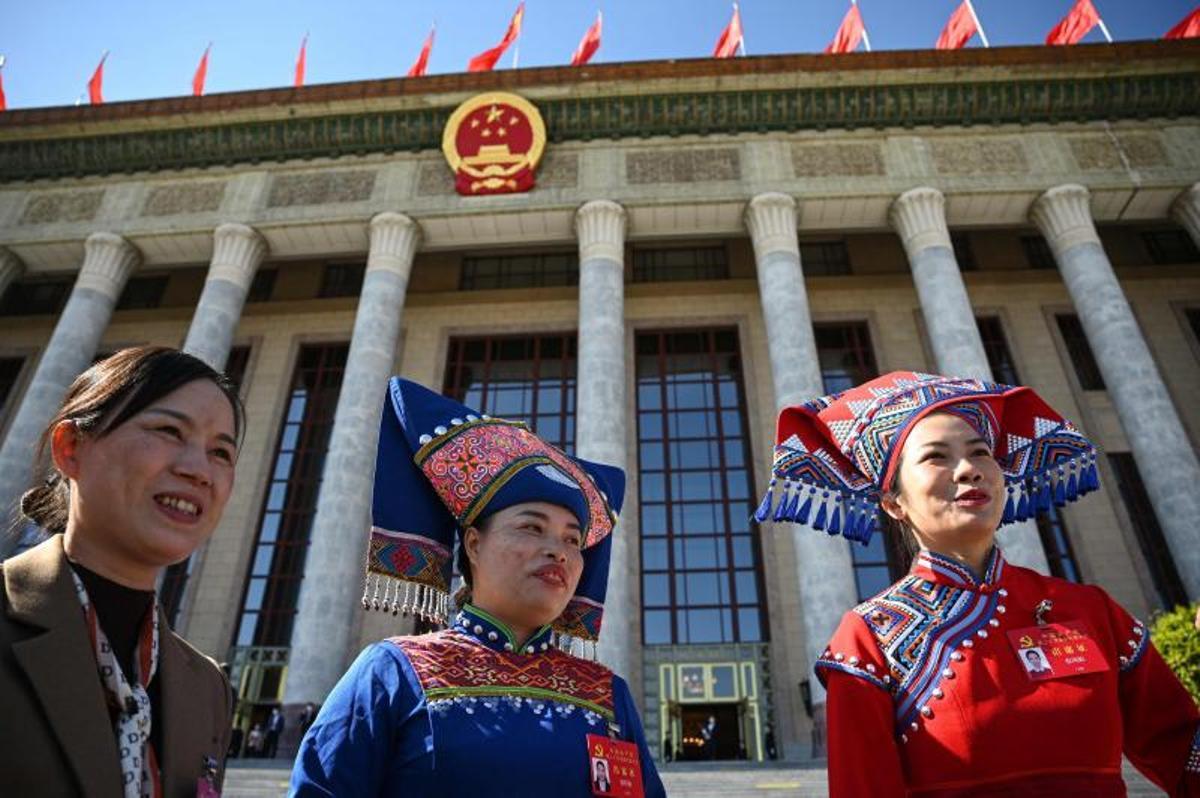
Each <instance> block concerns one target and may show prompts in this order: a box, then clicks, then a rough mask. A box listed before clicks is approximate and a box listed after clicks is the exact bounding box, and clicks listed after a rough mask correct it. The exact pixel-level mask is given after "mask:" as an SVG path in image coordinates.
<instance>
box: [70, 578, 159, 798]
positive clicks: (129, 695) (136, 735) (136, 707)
mask: <svg viewBox="0 0 1200 798" xmlns="http://www.w3.org/2000/svg"><path fill="white" fill-rule="evenodd" d="M71 577H72V578H73V579H74V580H75V595H76V596H77V597H78V598H79V603H80V604H81V605H82V607H83V617H84V620H85V621H86V623H87V628H88V637H90V638H91V641H92V649H93V650H94V651H95V653H96V665H97V667H98V668H99V671H100V681H101V682H102V683H103V685H104V692H105V696H106V697H107V699H108V705H109V707H110V708H111V709H112V710H113V712H115V713H116V718H117V719H116V722H115V723H114V725H113V732H114V734H115V735H116V738H117V748H118V751H119V753H120V757H121V778H122V782H123V789H124V795H125V798H161V796H162V794H163V791H162V780H161V777H160V774H159V771H158V757H157V756H156V755H155V753H154V746H152V745H151V744H150V722H151V718H152V715H151V711H150V696H149V694H148V693H147V692H146V687H147V686H148V685H149V684H150V680H151V679H153V678H154V674H155V672H156V671H157V670H158V613H157V612H156V611H155V607H157V606H158V602H157V600H156V601H155V602H154V603H153V604H151V605H150V611H149V612H147V613H146V616H147V617H146V621H145V622H144V623H143V624H142V632H141V634H140V635H139V636H138V650H137V658H136V659H135V661H134V669H135V670H136V671H137V673H136V676H137V681H135V682H134V683H133V684H130V683H129V680H128V679H127V678H126V677H125V674H124V673H123V672H122V671H121V665H120V663H119V662H118V661H117V655H116V654H115V653H114V652H113V650H112V646H111V645H110V644H109V642H108V637H107V636H106V635H105V634H104V630H103V629H101V628H100V623H99V621H98V620H97V619H96V609H95V607H93V606H92V602H91V601H90V600H89V599H88V594H87V590H86V589H85V588H84V586H83V580H81V579H80V578H79V575H78V574H77V573H75V571H73V570H72V571H71Z"/></svg>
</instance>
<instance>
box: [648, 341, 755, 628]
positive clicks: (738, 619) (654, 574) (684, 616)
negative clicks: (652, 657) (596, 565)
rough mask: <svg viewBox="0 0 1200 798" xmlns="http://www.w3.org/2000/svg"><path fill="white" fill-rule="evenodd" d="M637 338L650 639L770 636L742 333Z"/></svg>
mask: <svg viewBox="0 0 1200 798" xmlns="http://www.w3.org/2000/svg"><path fill="white" fill-rule="evenodd" d="M636 349H637V392H636V395H637V409H638V452H639V457H638V485H639V505H640V507H639V511H640V513H641V517H640V528H641V536H642V589H643V602H642V603H643V606H644V607H645V609H644V610H643V613H642V633H643V638H644V640H645V642H646V644H647V645H654V644H661V643H733V642H756V641H760V640H764V639H765V636H766V621H765V618H764V615H765V611H766V610H765V606H764V600H763V595H764V593H763V590H762V582H761V580H762V571H761V565H760V563H761V561H762V556H761V553H760V551H759V547H758V538H757V536H756V535H754V534H751V530H750V524H749V521H748V519H749V518H750V515H751V513H753V511H754V508H753V505H752V502H753V501H754V498H753V497H752V496H750V488H749V486H750V485H751V484H752V482H753V478H752V475H751V474H750V472H749V471H748V470H747V469H746V465H745V464H746V463H747V462H749V451H748V445H749V442H748V441H747V440H746V437H745V434H744V432H743V430H744V429H745V426H746V424H745V401H744V399H743V398H742V396H743V388H742V373H741V358H740V356H739V345H738V339H737V332H736V330H702V331H692V330H683V331H671V332H646V333H640V334H638V336H637V338H636ZM730 452H736V456H735V457H730V456H729V453H730ZM735 605H736V607H737V611H736V612H735V611H734V609H733V608H734V606H735ZM660 608H662V609H660Z"/></svg>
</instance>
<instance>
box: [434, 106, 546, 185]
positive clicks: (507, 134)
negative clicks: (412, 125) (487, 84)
mask: <svg viewBox="0 0 1200 798" xmlns="http://www.w3.org/2000/svg"><path fill="white" fill-rule="evenodd" d="M545 149H546V124H545V122H543V121H542V115H541V114H540V113H538V110H537V108H535V107H534V105H533V103H531V102H529V101H528V100H526V99H525V98H524V97H518V96H517V95H515V94H509V93H507V92H488V93H487V94H478V95H476V96H474V97H472V98H470V99H469V100H467V101H466V102H464V103H463V104H462V105H460V106H458V108H456V109H454V113H452V114H451V115H450V119H449V121H447V122H446V129H445V131H444V132H443V133H442V153H443V154H444V155H445V156H446V162H447V163H448V164H450V169H451V170H453V172H454V188H455V190H457V191H458V193H459V194H462V195H464V196H467V197H474V196H480V195H483V194H511V193H516V192H521V191H528V190H529V189H531V188H533V182H534V171H535V170H536V169H537V165H538V163H539V162H540V161H541V159H542V152H543V151H544V150H545Z"/></svg>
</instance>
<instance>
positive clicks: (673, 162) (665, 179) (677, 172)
mask: <svg viewBox="0 0 1200 798" xmlns="http://www.w3.org/2000/svg"><path fill="white" fill-rule="evenodd" d="M740 177H741V159H740V158H739V157H738V151H737V150H736V149H734V148H733V147H706V148H704V149H694V150H661V149H656V150H644V151H642V152H631V153H629V155H628V156H626V158H625V180H626V181H627V182H629V183H630V184H631V185H646V184H650V183H710V182H715V181H719V180H737V179H738V178H740Z"/></svg>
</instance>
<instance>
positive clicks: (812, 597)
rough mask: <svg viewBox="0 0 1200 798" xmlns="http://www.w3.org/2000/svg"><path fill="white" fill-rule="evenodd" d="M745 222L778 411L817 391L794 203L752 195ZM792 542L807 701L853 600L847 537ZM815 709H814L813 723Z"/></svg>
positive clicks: (800, 536)
mask: <svg viewBox="0 0 1200 798" xmlns="http://www.w3.org/2000/svg"><path fill="white" fill-rule="evenodd" d="M745 218H746V227H747V228H748V229H749V231H750V238H751V240H752V241H753V243H754V257H755V261H756V263H757V266H758V290H759V293H760V295H761V297H762V313H763V322H764V323H765V325H766V328H767V348H768V351H769V353H770V358H771V379H772V382H773V384H774V386H775V407H776V409H782V408H784V407H787V406H789V405H794V404H799V403H801V402H804V401H806V400H809V399H813V398H815V397H818V396H821V395H822V394H824V392H825V389H824V383H823V381H822V379H821V366H820V363H819V361H818V360H817V341H816V338H815V336H814V335H813V328H812V316H811V315H810V313H809V309H808V293H807V291H806V290H805V286H804V273H803V271H802V270H801V267H800V246H799V244H798V242H797V240H796V202H795V200H793V199H792V198H791V197H789V196H787V195H786V194H776V193H768V194H759V195H758V196H756V197H755V198H754V199H752V200H750V203H749V205H748V206H747V208H746V217H745ZM789 526H790V527H791V529H790V531H791V535H792V540H793V541H794V542H795V546H796V578H797V580H798V581H799V583H800V601H801V613H802V615H803V618H804V640H805V650H806V652H807V654H808V661H807V662H806V663H805V664H804V668H803V669H802V670H801V671H800V673H801V678H807V679H809V683H810V685H811V687H812V695H813V704H814V705H817V704H820V705H822V706H823V705H824V702H825V694H824V691H823V690H822V689H821V686H820V683H819V682H818V681H817V680H816V679H815V678H813V677H812V664H813V663H814V662H815V661H816V659H817V657H818V656H819V655H820V654H821V652H822V651H824V649H825V644H826V643H827V642H829V638H830V637H831V636H832V635H833V632H834V629H836V628H837V625H838V622H839V621H840V620H841V617H842V615H843V613H845V612H846V611H847V610H849V609H850V608H852V607H854V606H855V605H856V604H858V589H857V588H856V587H855V582H854V566H853V562H852V560H851V558H850V546H849V543H848V542H847V541H846V540H845V539H843V538H840V537H834V538H831V537H829V536H828V535H825V534H821V533H818V532H814V531H813V530H811V529H807V528H803V527H800V526H799V525H797V524H790V525H789ZM821 718H822V714H821V713H820V712H818V714H817V720H818V722H819V723H820V722H821Z"/></svg>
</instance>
